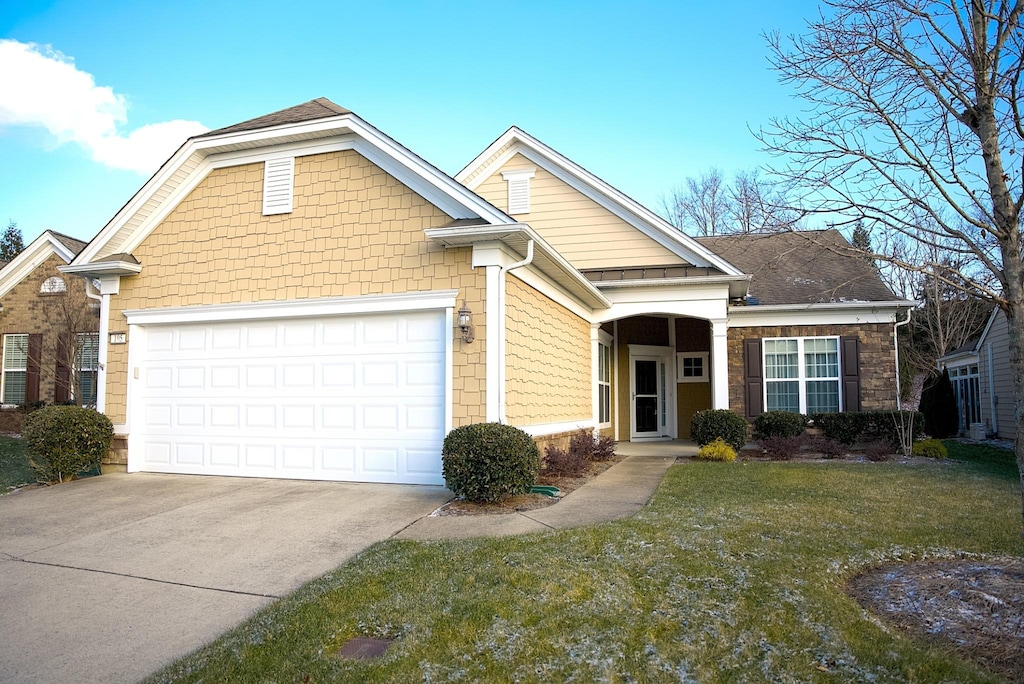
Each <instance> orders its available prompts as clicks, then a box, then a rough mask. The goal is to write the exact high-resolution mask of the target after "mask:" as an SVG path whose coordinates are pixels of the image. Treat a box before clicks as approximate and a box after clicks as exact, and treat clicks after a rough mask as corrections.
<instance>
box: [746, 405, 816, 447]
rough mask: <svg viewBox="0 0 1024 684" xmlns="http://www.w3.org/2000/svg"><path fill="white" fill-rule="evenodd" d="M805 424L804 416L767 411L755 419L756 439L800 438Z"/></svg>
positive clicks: (788, 412)
mask: <svg viewBox="0 0 1024 684" xmlns="http://www.w3.org/2000/svg"><path fill="white" fill-rule="evenodd" d="M805 422H806V421H804V417H803V416H802V415H800V414H799V413H793V412H792V411H766V412H764V413H762V414H761V415H759V416H758V417H757V418H755V419H754V439H757V440H761V439H768V438H770V437H799V436H800V435H802V434H803V433H804V423H805Z"/></svg>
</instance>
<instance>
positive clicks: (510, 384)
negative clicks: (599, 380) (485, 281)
mask: <svg viewBox="0 0 1024 684" xmlns="http://www.w3.org/2000/svg"><path fill="white" fill-rule="evenodd" d="M505 287H506V300H505V303H506V313H505V321H506V322H505V325H506V333H505V335H506V353H505V369H506V387H507V389H506V410H505V412H506V415H507V417H508V420H509V423H511V424H512V425H520V426H522V425H539V424H544V423H562V422H569V421H574V420H580V421H584V420H590V418H591V415H592V413H593V406H592V404H591V401H592V399H591V396H592V395H591V387H590V324H589V323H587V322H586V321H585V320H583V319H582V318H580V317H579V316H577V315H576V314H574V313H572V312H571V311H569V310H568V309H566V308H564V307H563V306H561V305H560V304H557V303H555V302H553V301H552V300H550V299H548V298H547V297H545V296H544V295H542V294H541V293H540V292H537V290H534V289H533V288H532V287H530V286H529V285H527V284H525V283H523V282H522V281H521V280H519V279H518V278H516V277H514V276H511V275H508V276H506V286H505Z"/></svg>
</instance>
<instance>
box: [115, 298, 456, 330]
mask: <svg viewBox="0 0 1024 684" xmlns="http://www.w3.org/2000/svg"><path fill="white" fill-rule="evenodd" d="M458 293H459V291H458V290H431V291H427V292H407V293H402V294H387V295H366V296H359V297H325V298H323V299H292V300H283V301H277V302H252V303H245V304H213V305H208V306H176V307H164V308H159V309H130V310H128V311H125V312H124V317H125V318H126V319H127V321H128V324H129V325H162V324H168V323H208V322H221V321H250V320H266V319H271V318H309V317H313V316H345V315H356V314H376V313H392V312H398V311H426V310H430V309H447V308H454V307H455V299H456V296H457V295H458Z"/></svg>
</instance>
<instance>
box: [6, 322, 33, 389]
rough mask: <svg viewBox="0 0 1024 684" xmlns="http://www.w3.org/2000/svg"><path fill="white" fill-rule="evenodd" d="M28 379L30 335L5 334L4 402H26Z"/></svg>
mask: <svg viewBox="0 0 1024 684" xmlns="http://www.w3.org/2000/svg"><path fill="white" fill-rule="evenodd" d="M27 380H28V335H22V334H17V335H4V372H3V380H2V382H3V390H2V391H3V403H4V404H24V403H25V386H26V381H27Z"/></svg>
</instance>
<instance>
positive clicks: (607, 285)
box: [594, 275, 750, 297]
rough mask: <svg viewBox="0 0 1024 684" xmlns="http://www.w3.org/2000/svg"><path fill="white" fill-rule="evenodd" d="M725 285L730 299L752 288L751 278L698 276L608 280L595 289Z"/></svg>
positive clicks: (742, 294)
mask: <svg viewBox="0 0 1024 684" xmlns="http://www.w3.org/2000/svg"><path fill="white" fill-rule="evenodd" d="M708 283H711V284H718V283H725V284H726V285H727V286H728V288H729V296H730V297H743V296H744V295H745V294H746V293H747V292H748V290H749V288H750V276H749V275H738V276H696V277H693V278H659V279H654V280H606V281H601V282H595V283H594V287H596V288H597V289H599V290H601V291H603V292H611V291H614V290H616V289H620V288H621V289H628V288H645V287H665V286H670V287H684V288H685V287H691V286H699V285H705V284H708Z"/></svg>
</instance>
